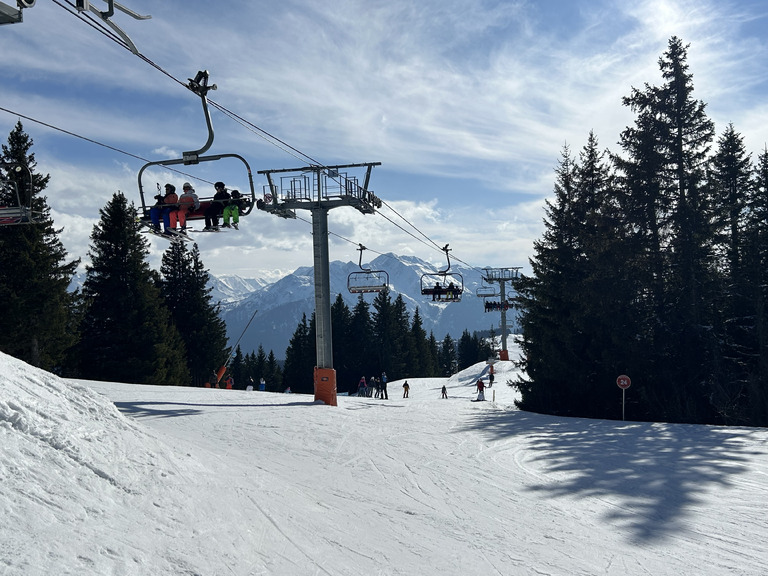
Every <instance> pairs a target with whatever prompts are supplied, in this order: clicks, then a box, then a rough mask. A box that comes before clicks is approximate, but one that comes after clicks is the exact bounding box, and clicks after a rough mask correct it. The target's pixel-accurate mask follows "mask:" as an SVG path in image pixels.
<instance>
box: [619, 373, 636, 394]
mask: <svg viewBox="0 0 768 576" xmlns="http://www.w3.org/2000/svg"><path fill="white" fill-rule="evenodd" d="M631 385H632V380H630V379H629V376H627V375H625V374H622V375H621V376H619V377H618V378H616V386H618V387H619V388H621V389H622V390H626V389H627V388H629V387H630V386H631Z"/></svg>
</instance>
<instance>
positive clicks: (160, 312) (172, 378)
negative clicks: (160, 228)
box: [79, 192, 189, 385]
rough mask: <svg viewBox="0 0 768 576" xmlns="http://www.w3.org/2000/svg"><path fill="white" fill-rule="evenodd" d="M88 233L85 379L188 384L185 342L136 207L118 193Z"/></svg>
mask: <svg viewBox="0 0 768 576" xmlns="http://www.w3.org/2000/svg"><path fill="white" fill-rule="evenodd" d="M100 214H101V220H100V222H99V224H97V225H96V226H95V227H94V229H93V233H92V234H91V242H92V244H91V249H90V251H89V256H90V258H91V264H90V265H88V266H87V267H86V279H85V284H84V286H83V296H84V301H85V307H86V308H85V312H84V317H83V320H82V323H81V334H82V337H81V340H80V344H79V359H80V370H81V374H82V376H83V377H84V378H88V379H93V380H110V381H117V382H130V383H142V384H171V385H186V384H188V383H189V370H188V369H187V365H186V350H185V347H184V342H183V341H182V339H181V337H180V336H179V333H178V331H177V330H176V327H175V326H174V325H173V322H172V320H171V316H170V313H169V312H168V309H167V308H166V307H165V305H164V303H163V299H162V296H161V295H160V290H159V289H158V287H157V283H158V281H159V278H158V275H157V274H156V273H153V271H152V270H151V269H150V268H149V265H148V264H147V262H146V260H145V258H146V256H147V254H148V249H147V240H146V238H144V237H142V236H141V234H140V233H139V231H138V230H137V227H136V209H135V208H134V206H133V205H132V204H131V205H129V204H128V201H127V200H126V198H125V196H124V195H123V194H122V193H120V192H118V193H116V194H115V195H114V196H113V197H112V199H111V200H110V201H109V202H108V203H107V205H106V206H105V207H104V208H102V209H101V210H100Z"/></svg>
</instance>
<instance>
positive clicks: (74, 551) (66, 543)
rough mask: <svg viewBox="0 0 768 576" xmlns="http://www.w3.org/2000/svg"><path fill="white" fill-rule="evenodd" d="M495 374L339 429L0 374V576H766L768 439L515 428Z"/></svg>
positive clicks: (586, 424) (214, 394) (10, 362)
mask: <svg viewBox="0 0 768 576" xmlns="http://www.w3.org/2000/svg"><path fill="white" fill-rule="evenodd" d="M496 371H497V375H496V381H495V384H494V386H493V388H491V389H490V390H488V391H487V393H486V398H487V399H488V401H486V402H471V400H472V399H473V398H474V397H475V396H476V393H475V391H474V383H475V381H476V380H477V378H478V376H479V375H481V374H483V376H486V375H487V367H486V366H485V364H478V365H477V366H475V367H472V368H470V369H468V370H465V371H463V372H461V373H460V374H457V375H455V376H453V377H451V378H449V379H447V380H446V379H422V380H419V379H408V381H409V384H410V385H411V391H410V396H411V397H410V398H409V399H403V398H402V388H401V385H402V381H396V382H391V383H390V385H389V396H390V399H389V400H388V401H385V400H378V399H375V398H357V397H344V396H340V397H339V406H338V407H335V408H334V407H328V406H321V405H315V404H313V402H312V397H311V396H303V395H296V394H270V393H266V392H244V391H234V390H211V389H194V388H171V387H154V386H137V385H127V384H114V383H99V382H75V381H64V380H60V379H58V378H56V377H54V376H51V375H49V374H46V373H44V372H41V371H38V370H36V369H34V368H31V367H29V366H27V365H25V364H23V363H21V362H19V361H17V360H14V359H12V358H10V357H8V356H5V355H3V354H0V441H2V451H1V452H0V508H1V509H2V518H3V522H2V523H0V575H3V576H5V575H14V576H15V575H17V574H18V575H21V574H23V575H40V576H42V575H50V574H77V575H91V574H92V575H104V574H115V575H120V576H127V575H134V574H136V575H138V574H142V575H144V574H147V575H150V574H151V575H159V574H182V575H200V576H212V575H232V574H235V575H261V574H272V575H286V576H288V575H291V576H294V575H321V574H327V575H354V576H360V575H363V574H365V575H381V576H384V575H423V576H431V575H435V576H437V575H440V576H444V575H451V574H456V575H461V576H473V575H478V576H479V575H483V576H487V575H494V574H496V575H516V574H525V575H528V574H530V575H541V574H548V575H595V574H600V575H609V576H614V575H615V576H619V575H622V576H623V575H634V574H638V575H645V574H650V575H664V574H670V575H672V574H674V575H681V574H682V575H687V574H691V575H694V574H695V575H718V576H721V575H723V574H733V575H736V574H738V575H755V576H757V575H763V574H765V573H766V564H767V563H768V553H767V552H766V544H765V542H766V536H768V522H766V517H768V515H766V512H768V510H767V505H766V502H767V501H768V500H767V499H766V497H765V494H766V488H768V463H767V462H768V460H767V459H766V452H767V451H768V431H766V430H764V429H746V428H717V427H709V426H691V425H668V424H648V423H635V422H626V423H624V422H616V421H601V420H583V419H565V418H553V417H549V416H543V415H537V414H531V413H525V412H521V411H518V410H516V409H515V408H514V406H513V405H512V403H513V400H514V396H515V391H514V390H513V389H512V388H510V387H508V386H506V385H505V382H506V381H507V380H510V379H513V378H514V375H515V374H514V367H513V365H512V363H511V362H503V363H499V364H497V365H496ZM485 380H486V382H487V378H485ZM443 383H446V384H447V387H448V393H449V396H450V398H449V399H447V400H444V399H441V398H440V388H441V386H442V385H443ZM494 392H495V393H496V401H495V402H493V401H491V398H492V397H493V393H494ZM627 393H628V394H631V393H632V389H631V388H630V389H629V390H628V392H627ZM606 394H614V395H616V398H617V402H618V401H620V390H619V389H618V388H617V387H616V386H615V384H610V385H607V386H606ZM113 403H114V404H113ZM115 406H117V409H116V408H115ZM118 410H119V411H118Z"/></svg>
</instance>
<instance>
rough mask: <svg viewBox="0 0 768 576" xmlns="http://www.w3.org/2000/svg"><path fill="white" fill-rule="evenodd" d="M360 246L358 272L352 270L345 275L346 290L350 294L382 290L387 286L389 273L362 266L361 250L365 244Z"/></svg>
mask: <svg viewBox="0 0 768 576" xmlns="http://www.w3.org/2000/svg"><path fill="white" fill-rule="evenodd" d="M358 246H360V247H359V248H358V250H359V251H360V261H359V262H358V266H359V267H360V271H359V272H352V273H351V274H350V275H349V276H348V277H347V290H349V292H350V293H351V294H364V293H368V292H383V291H384V290H386V288H387V287H388V286H389V274H388V273H387V272H386V271H384V270H371V269H370V268H363V250H365V249H366V248H365V246H363V245H362V244H358Z"/></svg>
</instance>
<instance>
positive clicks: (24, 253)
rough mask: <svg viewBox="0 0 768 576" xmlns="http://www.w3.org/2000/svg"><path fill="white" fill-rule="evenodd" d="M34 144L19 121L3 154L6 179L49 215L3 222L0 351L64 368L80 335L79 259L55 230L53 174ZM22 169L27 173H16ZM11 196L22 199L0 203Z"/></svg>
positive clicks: (50, 367) (49, 367)
mask: <svg viewBox="0 0 768 576" xmlns="http://www.w3.org/2000/svg"><path fill="white" fill-rule="evenodd" d="M32 145H33V142H32V139H31V138H30V137H29V135H27V134H26V133H25V132H24V130H23V126H22V124H21V122H17V123H16V127H15V128H14V129H13V131H11V133H10V135H9V137H8V145H7V146H6V145H3V146H2V156H1V157H0V163H1V164H0V177H1V178H6V179H8V180H9V181H13V182H15V184H16V186H17V187H18V189H19V190H20V191H21V195H22V196H25V194H27V193H31V194H32V207H33V210H35V211H37V212H41V213H42V214H43V221H42V222H40V223H38V224H27V225H19V226H0V302H2V303H3V314H2V315H1V316H0V350H2V351H3V352H5V353H7V354H10V355H11V356H15V357H17V358H19V359H21V360H24V361H25V362H28V363H30V364H32V365H33V366H38V367H40V368H43V369H45V370H54V371H58V372H62V371H64V370H65V368H64V366H63V364H65V363H66V359H67V353H68V351H69V349H70V348H71V347H72V346H73V345H74V344H75V342H76V339H77V334H76V331H75V326H74V324H75V321H74V317H73V314H74V297H73V295H71V294H69V293H68V290H67V289H68V286H69V283H70V281H71V279H72V276H73V274H74V272H75V269H76V268H77V266H78V264H79V260H74V261H72V262H65V260H66V258H67V254H66V251H65V249H64V246H63V245H62V243H61V241H60V240H59V237H58V235H59V233H60V232H61V230H56V229H55V228H54V226H53V220H52V219H51V217H50V208H49V207H48V205H47V201H46V198H45V197H44V196H42V195H41V192H42V191H43V190H44V189H45V188H46V186H47V185H48V182H49V180H50V176H49V175H46V176H42V175H40V174H38V173H36V172H35V168H36V166H37V162H36V160H35V155H34V153H32V152H30V149H31V148H32ZM16 167H19V168H21V171H20V172H16V171H15V170H14V168H16ZM27 169H28V171H27ZM30 174H31V177H32V182H31V185H30V182H29V176H30ZM1 189H2V187H0V190H1ZM14 196H15V194H14ZM9 200H10V201H11V202H10V203H11V204H15V202H16V200H15V198H0V204H3V203H7V202H8V201H9ZM22 202H23V203H26V197H24V198H22Z"/></svg>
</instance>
